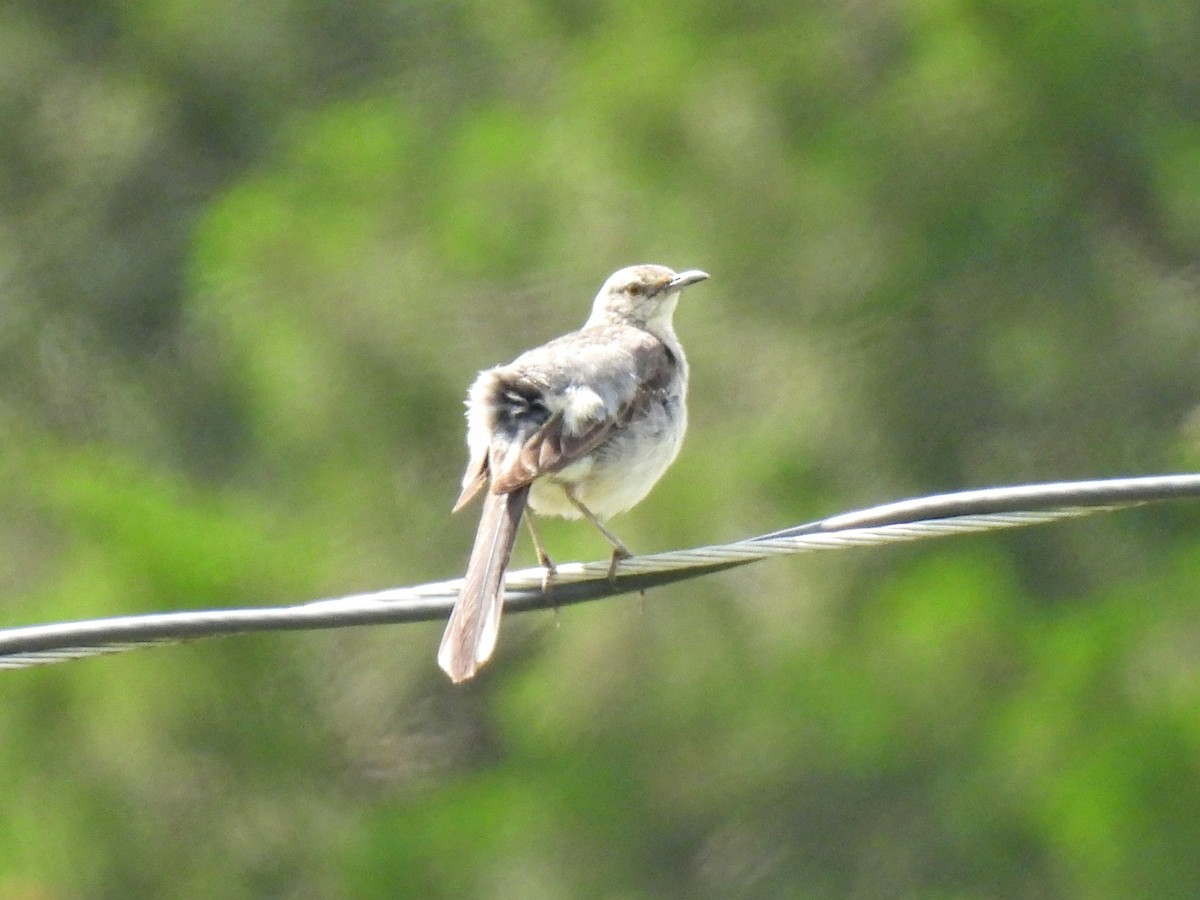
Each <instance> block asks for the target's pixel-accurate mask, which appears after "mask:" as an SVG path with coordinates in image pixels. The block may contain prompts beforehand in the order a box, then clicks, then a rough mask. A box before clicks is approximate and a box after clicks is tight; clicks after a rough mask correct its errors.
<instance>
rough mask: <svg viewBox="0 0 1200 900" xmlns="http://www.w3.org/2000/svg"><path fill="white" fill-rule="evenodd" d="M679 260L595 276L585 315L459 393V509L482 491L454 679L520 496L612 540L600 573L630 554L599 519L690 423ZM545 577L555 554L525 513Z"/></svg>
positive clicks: (643, 483) (453, 638) (507, 547)
mask: <svg viewBox="0 0 1200 900" xmlns="http://www.w3.org/2000/svg"><path fill="white" fill-rule="evenodd" d="M706 278H708V275H707V274H706V273H704V272H701V271H698V270H696V269H689V270H688V271H686V272H679V273H675V272H673V271H671V270H670V269H668V268H666V267H665V266H653V265H643V266H630V267H629V268H625V269H621V270H620V271H618V272H615V273H613V275H611V276H610V277H609V279H608V280H607V281H606V282H604V286H603V287H601V288H600V293H599V294H597V295H596V300H595V302H594V303H593V305H592V314H591V316H590V317H589V318H588V320H587V322H586V323H584V326H583V328H581V329H579V330H578V331H573V332H571V333H570V334H567V335H564V336H562V337H560V338H556V339H555V340H552V341H550V342H549V343H548V344H543V345H542V346H541V347H537V348H535V349H533V350H529V351H527V352H525V353H522V354H521V355H520V356H518V357H517V358H516V359H515V360H513V361H512V362H511V363H509V364H508V365H506V366H497V367H496V368H494V369H487V370H486V371H483V372H480V373H479V377H478V378H476V379H475V382H474V384H472V385H471V389H470V391H469V392H468V394H467V446H468V449H469V450H470V462H469V463H468V464H467V471H466V474H464V475H463V487H462V493H461V494H460V495H459V498H458V502H457V503H456V504H455V505H454V509H455V510H456V511H457V510H459V509H461V508H462V507H463V506H464V505H466V503H468V502H469V501H470V500H471V499H472V498H473V497H475V495H476V494H478V493H479V492H480V491H484V489H485V488H486V491H485V493H484V499H483V513H482V515H481V517H480V520H479V529H478V531H476V533H475V545H474V547H473V549H472V550H471V558H470V561H469V562H468V563H467V574H466V577H465V578H464V580H463V588H462V593H461V594H460V595H459V598H458V601H457V602H456V603H455V605H454V610H453V611H452V612H451V613H450V621H449V622H448V623H447V625H446V632H445V634H444V635H443V636H442V644H441V648H440V649H439V650H438V664H439V665H440V666H441V667H442V668H443V669H444V670H445V671H446V674H448V675H449V676H450V678H451V680H453V681H456V682H457V681H464V680H466V679H468V678H470V677H472V676H473V675H474V674H475V672H476V671H477V670H478V669H479V667H480V666H481V665H482V664H483V663H485V662H486V661H487V660H488V658H489V657H491V655H492V651H493V650H494V649H495V647H496V636H497V634H498V633H499V630H500V612H501V608H502V606H503V604H504V573H505V571H506V570H507V569H508V563H509V559H510V558H511V557H512V549H513V543H514V542H515V541H516V537H517V529H518V527H519V525H520V522H521V517H522V514H523V513H524V512H525V507H526V505H528V506H529V507H530V509H531V510H532V511H533V512H535V513H538V514H539V515H553V516H562V517H563V518H567V519H578V518H581V517H582V518H584V519H587V520H588V521H589V522H591V523H592V524H593V525H595V526H596V528H598V529H599V530H600V532H601V533H602V534H603V535H604V536H605V538H607V539H608V541H609V542H610V543H611V544H612V546H613V558H612V567H611V568H610V570H609V574H610V576H615V573H616V570H617V566H618V564H619V562H620V560H621V559H623V558H625V557H628V556H629V555H630V553H629V550H628V549H627V548H626V547H625V545H624V544H622V543H621V541H620V540H619V539H618V538H617V537H616V535H614V534H613V533H612V532H611V531H609V530H608V529H607V528H606V527H605V526H604V524H603V523H602V522H601V519H604V518H608V517H609V516H613V515H616V514H617V513H619V512H624V511H625V510H627V509H629V508H630V507H632V506H633V505H634V504H636V503H637V502H638V501H640V500H641V499H642V498H643V497H645V496H646V494H647V493H649V492H650V488H652V487H653V486H654V484H655V482H656V481H658V479H659V478H660V477H661V476H662V474H663V472H665V471H666V469H667V467H668V466H669V465H670V464H671V463H672V462H673V461H674V459H675V456H676V454H678V453H679V447H680V445H681V444H682V443H683V435H684V432H685V431H686V429H687V407H686V398H687V378H688V366H687V359H686V358H685V357H684V355H683V347H682V346H681V345H680V343H679V338H677V337H676V336H675V329H674V327H673V326H672V323H671V318H672V316H673V315H674V313H675V306H676V304H677V303H678V302H679V295H680V292H681V291H682V290H683V288H685V287H687V286H688V285H691V284H695V283H697V282H699V281H703V280H704V279H706ZM527 521H528V523H529V529H530V534H531V535H532V536H533V542H534V547H535V548H536V550H537V555H538V561H539V562H540V563H541V564H542V565H543V566H545V568H546V576H547V581H546V583H547V584H548V583H549V581H550V579H551V578H552V576H553V572H554V566H553V564H552V563H551V561H550V558H549V557H548V556H547V555H546V551H545V548H544V547H543V546H542V542H541V540H540V539H539V537H538V534H537V530H536V529H535V528H534V525H533V519H532V516H530V517H527Z"/></svg>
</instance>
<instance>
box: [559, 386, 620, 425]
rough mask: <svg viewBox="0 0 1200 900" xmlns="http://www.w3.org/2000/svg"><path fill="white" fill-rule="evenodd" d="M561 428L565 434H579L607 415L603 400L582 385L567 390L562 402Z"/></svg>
mask: <svg viewBox="0 0 1200 900" xmlns="http://www.w3.org/2000/svg"><path fill="white" fill-rule="evenodd" d="M562 414H563V428H564V430H565V431H566V432H567V434H581V433H582V432H584V431H586V430H587V429H588V428H589V427H590V426H591V425H594V424H595V423H596V422H599V421H601V420H602V419H604V418H605V417H607V416H608V415H609V412H608V408H607V406H606V405H605V403H604V398H603V397H601V396H600V395H599V394H597V393H596V392H595V391H593V390H592V389H591V388H590V387H586V386H584V385H572V386H571V387H569V388H567V390H566V391H565V393H564V395H563V400H562Z"/></svg>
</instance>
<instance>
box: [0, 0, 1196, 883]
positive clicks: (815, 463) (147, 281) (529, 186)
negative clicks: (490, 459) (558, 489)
mask: <svg viewBox="0 0 1200 900" xmlns="http://www.w3.org/2000/svg"><path fill="white" fill-rule="evenodd" d="M1198 96H1200V6H1197V5H1196V4H1195V3H1194V2H1190V0H1188V2H1185V0H1145V2H1141V3H1137V4H1116V5H1113V4H1107V5H1106V4H1103V3H1099V2H1096V0H1061V2H1058V3H1056V4H1048V3H1042V2H1037V3H1034V2H1008V3H996V2H991V0H938V2H904V0H899V2H892V3H882V4H881V3H876V4H845V3H836V2H822V0H813V2H806V3H800V4H794V3H780V2H760V3H753V4H750V5H744V4H743V5H740V6H739V5H735V4H730V3H727V2H712V0H708V2H702V0H696V2H691V3H686V4H668V3H662V2H656V0H649V2H647V0H640V2H637V3H633V2H623V3H621V2H619V3H608V4H584V3H575V2H533V3H512V4H506V5H504V6H501V7H497V6H496V5H495V4H491V3H482V2H477V0H466V2H462V3H458V4H443V3H429V2H423V0H415V2H402V3H377V2H362V3H353V4H341V3H332V2H328V0H299V2H295V3H278V2H263V3H255V4H249V5H245V4H233V3H221V2H216V0H208V2H203V3H199V4H195V3H179V2H170V0H143V2H136V3H112V2H108V0H99V2H94V3H86V4H85V3H76V2H70V0H48V2H40V3H37V2H35V3H16V4H9V5H7V6H5V7H3V8H2V9H0V133H2V134H3V135H4V139H3V140H2V141H0V430H2V432H3V434H4V437H5V440H4V441H3V446H4V452H3V454H2V455H0V511H2V515H0V547H2V548H3V552H2V553H0V604H2V605H3V606H2V608H3V611H4V619H5V622H7V623H10V624H24V623H32V622H37V621H55V620H63V619H71V618H81V617H87V616H95V615H113V614H121V613H129V612H136V611H144V610H158V609H174V608H203V607H214V606H232V605H243V604H267V603H274V602H293V601H298V600H303V599H307V598H315V597H319V596H326V595H334V594H341V593H349V592H351V591H355V590H360V589H370V588H378V587H384V586H389V585H397V584H407V583H411V582H416V581H424V580H431V579H437V578H444V577H452V576H453V575H455V574H457V573H458V572H459V570H460V569H461V566H462V565H463V562H464V560H465V556H466V551H467V547H468V544H469V541H470V538H471V531H472V528H473V524H474V523H473V522H472V521H471V517H470V516H469V515H464V516H460V517H456V518H452V517H450V516H449V514H448V507H449V505H450V503H451V502H452V500H453V498H454V496H455V495H456V493H457V491H456V485H457V481H458V477H459V475H460V467H461V466H462V465H463V463H464V461H465V455H464V451H463V448H462V419H461V406H460V401H461V398H462V396H463V392H464V389H465V386H466V384H467V383H468V382H469V380H470V379H471V377H472V376H473V374H474V372H475V371H476V370H477V369H479V368H482V367H484V366H487V365H491V364H494V363H497V362H501V361H504V360H507V359H509V358H511V357H512V356H513V355H514V354H515V353H517V352H518V351H520V350H522V349H524V348H525V347H527V346H530V345H533V344H535V343H538V342H541V341H543V340H545V339H547V338H549V337H551V336H553V335H555V334H558V333H561V332H563V331H566V330H568V329H570V328H572V327H575V326H576V325H578V324H579V323H580V322H581V321H582V319H583V318H584V316H585V315H586V312H587V309H588V305H589V303H590V297H591V295H592V293H593V292H594V290H595V289H596V287H597V286H598V285H599V284H600V282H601V281H602V280H603V278H604V277H605V276H606V275H607V274H608V273H609V272H610V271H612V270H613V269H615V268H617V267H619V266H621V265H625V264H629V263H635V262H662V263H665V264H668V265H672V266H674V267H677V268H679V267H685V266H699V267H703V268H704V269H706V270H707V271H709V272H711V273H712V274H713V276H714V277H713V280H712V281H711V282H709V283H708V284H706V285H705V286H704V287H703V288H702V289H697V290H695V291H693V292H692V293H690V294H689V295H688V298H687V300H686V302H685V304H684V306H683V308H682V309H681V310H680V313H679V316H678V327H679V330H680V332H681V335H682V336H683V338H684V341H685V344H686V346H687V347H688V350H689V355H690V358H691V360H692V366H693V389H692V398H691V406H692V429H691V432H690V434H689V438H688V441H687V443H686V445H685V449H684V452H683V454H682V456H681V458H680V460H679V461H678V463H677V464H676V466H675V467H674V468H673V469H672V471H671V472H670V473H669V474H668V476H667V477H666V478H665V479H664V480H663V482H662V483H661V484H660V485H659V486H658V487H657V488H656V490H655V491H654V493H653V494H652V495H651V497H650V498H649V499H648V500H647V501H646V502H645V503H644V504H643V505H642V506H641V507H639V508H638V509H637V510H636V511H634V512H632V513H630V514H629V515H627V516H625V517H623V518H622V519H620V520H618V521H617V522H616V523H615V525H614V527H615V528H616V529H617V531H618V533H620V534H621V535H622V536H623V537H624V538H625V539H626V540H627V541H628V542H629V543H630V544H631V546H633V547H634V548H635V549H645V550H657V549H667V548H670V547H676V546H685V545H690V544H696V543H704V542H713V541H719V540H724V539H730V538H734V537H739V536H743V535H746V534H751V533H755V532H762V531H766V530H769V529H772V528H775V527H780V526H783V525H787V524H792V523H796V522H800V521H803V520H806V519H810V518H815V517H817V516H820V515H823V514H828V513H833V512H838V511H841V510H845V509H849V508H853V507H855V506H860V505H866V504H869V503H873V502H881V501H885V500H888V499H893V498H898V497H902V496H906V495H912V494H917V493H926V492H932V491H937V490H945V489H954V488H960V487H970V486H981V485H988V484H1004V483H1018V482H1023V481H1033V480H1039V479H1055V478H1071V477H1098V476H1104V475H1122V474H1131V475H1132V474H1142V473H1155V472H1162V471H1169V470H1176V469H1189V468H1190V469H1195V468H1196V467H1197V465H1198V463H1200V411H1198V410H1200V406H1198V405H1197V402H1198V399H1200V369H1198V365H1197V360H1198V359H1200V302H1198V301H1200V286H1198V282H1197V276H1196V272H1197V263H1198V262H1200V260H1198V254H1197V247H1200V108H1198V107H1197V104H1196V97H1198ZM1198 528H1200V515H1198V514H1197V511H1196V510H1195V509H1192V508H1191V507H1190V506H1187V505H1180V506H1178V507H1154V508H1149V509H1147V510H1144V511H1139V512H1136V513H1123V514H1120V515H1114V516H1111V517H1108V518H1106V519H1104V520H1093V521H1089V522H1086V523H1077V524H1071V525H1057V526H1054V527H1048V528H1040V529H1035V530H1031V531H1028V532H1022V533H1014V534H1010V535H1001V536H987V537H978V538H971V539H954V540H948V541H946V542H945V543H942V544H935V545H930V546H926V547H910V548H904V549H899V550H871V551H866V550H860V551H847V552H845V553H843V554H832V555H830V556H829V557H826V558H820V559H813V558H803V559H797V560H789V561H778V562H773V563H769V564H763V565H760V566H755V567H752V568H749V569H743V570H738V571H736V572H734V573H730V574H727V575H725V576H721V577H717V578H712V579H708V580H707V581H704V582H698V583H689V584H686V585H682V586H678V587H675V588H672V589H669V590H663V591H660V592H655V593H654V594H652V595H651V596H649V597H648V598H647V599H646V600H645V601H644V602H642V603H640V604H639V602H638V601H636V600H633V601H630V600H624V601H621V600H618V601H614V602H609V603H597V604H591V605H590V608H575V609H570V610H565V611H563V613H562V614H561V616H560V617H558V618H557V619H555V618H553V617H551V616H549V615H546V616H541V615H531V616H521V617H516V616H514V617H512V618H511V620H510V621H508V622H506V625H505V630H504V636H503V639H502V641H501V645H500V650H499V653H498V657H497V659H496V660H495V661H494V662H493V664H492V665H491V666H490V667H489V668H488V669H487V670H485V673H484V674H483V675H482V676H481V677H480V678H479V679H478V681H477V682H476V683H473V684H470V685H467V686H465V687H462V688H451V687H450V686H449V685H448V684H446V683H444V681H443V679H442V676H441V673H440V672H439V671H437V669H436V667H435V665H434V662H433V655H434V649H435V647H436V643H437V637H438V629H437V628H436V627H434V626H429V627H410V628H391V629H387V628H380V629H352V630H349V631H346V632H340V633H325V634H311V635H302V636H283V637H278V636H276V637H256V638H246V639H237V640H229V641H224V642H215V643H202V644H199V645H194V646H180V647H173V648H166V649H159V650H155V651H152V652H146V653H143V654H133V655H130V656H127V657H117V658H113V659H101V660H92V661H86V662H78V663H73V664H70V665H64V666H59V667H53V668H48V669H45V670H33V671H27V672H14V673H10V674H6V675H4V676H3V678H0V734H2V735H3V739H0V786H2V788H3V790H2V795H3V797H4V798H5V800H4V802H3V803H0V895H2V896H5V897H30V898H32V897H37V898H52V897H81V896H94V897H110V896H111V897H131V896H133V897H141V896H145V897H158V896H171V897H181V898H186V897H213V896H221V897H256V898H258V897H289V898H301V897H343V896H345V897H396V896H415V897H437V896H457V897H463V896H467V897H505V898H507V897H525V898H559V897H625V898H633V897H660V896H661V897H721V898H727V897H846V896H852V897H901V896H904V897H1009V896H1021V897H1078V898H1085V897H1086V898H1105V897H1113V898H1117V897H1120V898H1124V897H1129V896H1162V897H1191V896H1195V895H1196V894H1197V893H1198V892H1200V862H1197V857H1196V852H1195V848H1196V846H1197V845H1198V844H1200V824H1198V823H1200V818H1197V816H1196V809H1197V808H1198V807H1200V768H1198V766H1197V760H1200V662H1198V660H1200V654H1198V653H1197V646H1198V641H1200V604H1198V603H1197V599H1196V598H1197V585H1198V584H1200V552H1198V551H1197V549H1196V534H1197V529H1198ZM546 532H547V538H548V539H549V541H550V543H551V546H552V547H553V548H554V551H555V554H556V556H557V557H558V558H561V559H571V558H593V557H597V556H600V555H602V554H603V553H604V547H603V545H602V543H601V542H599V541H598V540H597V538H596V536H595V535H593V534H591V533H590V532H589V531H588V529H586V528H579V527H577V526H574V525H568V524H563V523H547V525H546ZM519 554H520V555H521V559H520V562H522V563H527V562H529V557H530V552H529V550H528V548H524V547H523V548H521V549H520V550H519Z"/></svg>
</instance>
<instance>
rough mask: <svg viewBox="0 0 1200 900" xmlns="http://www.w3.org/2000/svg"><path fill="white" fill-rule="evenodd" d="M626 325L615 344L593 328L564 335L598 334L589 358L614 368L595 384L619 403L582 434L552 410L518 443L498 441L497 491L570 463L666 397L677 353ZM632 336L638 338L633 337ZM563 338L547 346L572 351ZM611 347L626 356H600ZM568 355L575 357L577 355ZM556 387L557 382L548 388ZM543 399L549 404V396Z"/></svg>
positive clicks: (571, 337)
mask: <svg viewBox="0 0 1200 900" xmlns="http://www.w3.org/2000/svg"><path fill="white" fill-rule="evenodd" d="M596 331H599V329H596ZM623 331H624V333H623V334H620V335H619V336H618V337H620V338H622V339H623V340H614V341H612V342H611V343H609V344H604V343H597V342H595V341H594V339H595V337H599V335H591V334H589V332H587V331H584V332H577V333H576V334H574V335H568V336H567V338H563V339H560V341H561V342H562V344H567V342H568V340H577V339H578V338H580V337H584V336H587V337H591V338H593V340H592V341H589V342H588V343H587V345H586V349H587V350H588V353H589V356H590V357H591V359H590V360H589V361H591V362H594V363H600V365H597V366H595V368H596V369H597V370H600V371H606V372H608V373H610V374H609V376H608V378H607V380H606V382H605V383H604V384H603V385H596V386H595V388H598V390H597V393H600V394H602V395H603V394H608V395H610V396H615V397H616V398H617V405H616V407H615V409H612V410H609V411H608V414H607V415H605V416H604V417H603V418H599V419H596V420H594V421H592V422H588V423H586V426H585V427H584V428H583V429H582V430H581V431H580V432H579V433H577V434H576V433H571V432H569V431H567V429H566V427H565V421H564V418H563V414H562V412H561V411H560V412H556V413H554V414H553V415H552V416H550V418H549V419H547V420H546V421H545V422H543V423H542V424H540V425H539V426H538V427H537V428H536V429H535V430H533V431H532V433H528V432H526V434H525V435H521V438H522V439H521V440H520V441H519V443H518V444H517V445H516V446H514V445H513V444H512V443H510V442H496V443H494V444H493V446H492V453H491V459H490V460H489V461H488V468H490V470H491V476H492V491H493V492H495V493H497V494H504V493H508V492H509V491H513V490H516V489H517V488H519V487H521V486H523V485H526V484H529V483H530V482H531V481H533V480H534V479H535V478H538V477H540V476H542V475H549V474H553V473H554V472H558V471H561V470H562V469H565V468H566V467H567V466H569V465H571V464H572V463H574V462H576V461H578V460H580V459H582V458H584V457H585V456H587V455H588V454H589V453H591V452H592V451H593V450H595V449H596V448H597V447H599V446H600V445H601V444H603V443H604V441H605V440H606V439H607V438H608V437H609V436H610V435H611V434H612V432H613V431H614V430H619V429H621V428H624V427H625V426H627V425H628V424H629V422H630V421H631V420H632V419H633V418H635V417H636V416H638V415H640V414H641V413H643V412H644V411H645V410H646V409H647V408H648V407H649V406H650V405H651V404H652V403H654V402H662V400H663V397H664V394H665V392H666V390H667V388H668V386H669V385H670V384H671V380H672V376H673V375H674V373H675V371H676V368H677V366H678V361H677V360H676V359H675V355H674V354H673V353H671V351H670V349H669V348H668V347H667V346H666V345H665V344H664V343H663V342H662V341H660V340H659V339H658V338H656V337H654V336H653V335H651V334H649V333H648V332H644V331H640V330H635V329H624V330H623ZM631 333H633V334H632V335H631ZM631 337H632V338H633V339H634V340H635V341H636V343H634V342H633V341H631V340H630V338H631ZM559 343H560V342H559V341H556V342H552V343H551V344H549V345H547V348H546V349H557V350H560V351H568V352H569V349H570V348H569V346H561V347H557V348H556V347H555V344H559ZM605 350H607V352H608V353H609V354H620V359H617V360H612V359H607V360H601V359H597V357H598V356H600V355H601V354H602V353H603V351H605ZM568 358H570V359H572V361H573V360H574V358H573V357H568ZM519 362H520V360H518V363H519ZM604 363H607V365H605V364H604ZM614 373H615V374H614ZM571 386H572V385H571V383H569V382H568V383H567V384H565V385H563V386H562V387H560V388H558V390H560V391H565V389H566V388H569V387H571ZM587 386H588V387H593V386H592V385H587ZM521 388H522V390H528V389H529V385H528V384H525V385H522V386H521ZM553 389H554V388H553V386H550V387H549V388H548V390H553ZM543 390H544V391H545V390H547V389H543ZM542 403H543V407H542V408H543V409H544V408H545V405H544V401H542ZM472 487H474V485H472ZM474 490H478V488H474ZM474 490H473V491H472V494H473V493H474ZM464 493H465V492H464Z"/></svg>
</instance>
